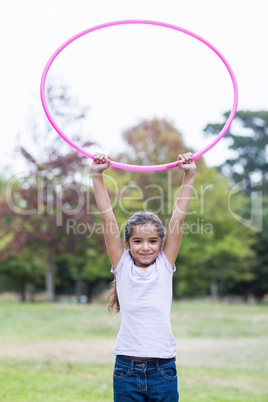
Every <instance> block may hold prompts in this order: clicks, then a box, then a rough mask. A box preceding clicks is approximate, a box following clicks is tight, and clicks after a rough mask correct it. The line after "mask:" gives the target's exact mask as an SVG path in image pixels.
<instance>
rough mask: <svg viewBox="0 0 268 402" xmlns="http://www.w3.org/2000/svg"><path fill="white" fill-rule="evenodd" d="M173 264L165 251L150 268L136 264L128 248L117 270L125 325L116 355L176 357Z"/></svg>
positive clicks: (121, 312) (112, 270)
mask: <svg viewBox="0 0 268 402" xmlns="http://www.w3.org/2000/svg"><path fill="white" fill-rule="evenodd" d="M175 270H176V267H175V265H174V266H173V268H172V267H171V265H170V263H169V261H168V259H167V257H166V255H165V253H164V250H163V249H162V250H161V251H160V253H159V254H158V256H157V258H156V260H155V261H154V263H153V264H152V265H151V266H150V267H148V268H147V269H142V268H139V267H137V266H136V265H135V264H134V261H133V259H132V257H131V256H130V254H129V253H128V251H126V250H124V252H123V254H122V257H121V259H120V261H119V264H118V266H117V267H116V270H114V268H113V267H112V268H111V272H112V273H113V274H115V275H116V287H117V294H118V299H119V303H120V314H121V327H120V330H119V333H118V336H117V341H116V344H115V346H114V354H115V355H127V356H137V357H155V358H162V359H168V358H172V357H175V356H176V341H175V338H174V336H173V334H172V330H171V324H170V312H171V301H172V277H173V273H174V272H175Z"/></svg>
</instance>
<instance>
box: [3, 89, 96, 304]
mask: <svg viewBox="0 0 268 402" xmlns="http://www.w3.org/2000/svg"><path fill="white" fill-rule="evenodd" d="M47 99H48V103H50V104H51V105H52V106H51V107H52V110H54V113H55V114H56V116H58V117H59V118H60V119H61V118H64V117H66V116H67V122H68V127H69V126H72V124H73V123H74V122H77V124H78V126H79V121H81V120H83V119H84V117H85V113H86V110H85V109H80V108H77V105H75V104H72V101H71V98H70V97H69V96H68V93H67V90H66V88H65V87H64V86H59V87H54V86H48V97H47ZM32 130H33V131H32V137H33V140H34V141H33V146H32V149H31V151H30V150H28V149H26V148H25V147H23V146H20V147H19V152H20V156H23V157H24V159H25V160H26V163H27V166H28V168H29V172H28V174H27V175H26V177H23V178H17V177H16V176H15V177H13V178H12V179H10V180H9V183H8V187H7V191H6V199H4V200H2V201H1V212H0V214H1V217H2V224H1V234H0V240H1V241H2V244H4V247H3V248H2V249H1V250H0V260H1V261H2V262H5V264H6V265H5V266H6V267H7V266H8V261H11V260H10V258H12V261H13V262H12V264H13V265H14V264H17V269H18V270H20V271H21V272H22V271H23V267H22V265H21V264H20V263H19V260H18V257H19V256H20V255H21V253H23V252H24V250H26V249H29V250H35V251H34V252H35V253H36V254H37V255H42V257H43V258H44V259H45V261H46V265H47V271H46V288H47V297H48V300H50V301H52V300H54V299H55V286H54V271H55V261H56V258H58V257H59V255H60V254H61V253H67V254H68V255H69V256H70V258H71V257H72V264H73V265H74V266H75V267H76V270H77V286H76V288H77V292H78V293H79V289H80V284H79V283H80V280H81V270H82V269H83V266H85V265H86V264H87V251H88V247H89V246H90V240H89V239H88V238H87V236H86V235H84V234H85V233H82V234H81V233H80V232H79V231H78V230H77V227H79V225H80V227H81V226H83V227H85V228H86V227H87V225H89V224H90V223H93V222H94V217H93V215H92V214H91V213H90V211H88V204H89V205H90V204H91V203H92V198H93V195H92V192H90V191H89V182H88V180H87V178H86V180H85V177H84V176H83V174H84V173H85V172H86V173H88V159H87V158H86V157H85V156H84V155H81V154H79V153H78V152H74V151H70V147H69V146H67V145H66V144H65V142H64V141H63V140H62V139H61V138H60V137H59V136H56V137H55V136H54V135H53V132H52V131H51V128H50V127H49V126H47V122H45V123H44V124H43V120H41V124H39V125H38V123H37V122H34V121H33V122H32ZM40 133H42V135H40ZM48 134H49V135H48ZM74 134H75V133H74ZM50 138H51V139H50ZM59 141H60V142H61V146H59V145H58V143H59ZM76 142H80V143H81V142H82V140H81V138H80V137H79V136H78V135H76ZM34 145H36V147H34ZM91 145H92V142H89V141H86V142H84V143H81V146H83V147H86V146H91ZM34 148H35V149H34ZM83 180H84V181H83ZM70 219H71V220H72V226H71V225H70ZM103 243H104V242H99V243H98V242H96V241H95V248H96V249H98V250H99V251H100V252H101V251H102V250H103ZM73 256H76V258H74V257H73ZM78 256H79V258H78ZM33 257H34V254H33V253H32V254H31V253H30V254H28V258H29V259H33ZM11 271H12V270H11V269H10V270H7V269H6V271H5V273H6V275H7V273H8V272H9V273H10V276H12V272H11ZM78 296H79V294H78Z"/></svg>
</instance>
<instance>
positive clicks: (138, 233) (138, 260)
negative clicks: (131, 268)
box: [125, 223, 163, 269]
mask: <svg viewBox="0 0 268 402" xmlns="http://www.w3.org/2000/svg"><path fill="white" fill-rule="evenodd" d="M125 246H126V249H127V250H128V251H130V253H131V255H132V258H133V260H134V262H135V265H136V266H137V267H139V268H143V269H146V268H148V267H149V266H150V265H152V263H153V262H154V261H155V259H156V257H157V256H158V254H159V251H160V250H161V249H162V247H163V244H162V241H161V238H160V236H159V235H158V232H157V228H156V226H155V225H153V224H151V223H147V224H145V225H137V226H134V227H133V231H132V235H131V236H130V238H129V243H127V242H126V241H125Z"/></svg>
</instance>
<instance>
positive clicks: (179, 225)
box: [164, 153, 196, 266]
mask: <svg viewBox="0 0 268 402" xmlns="http://www.w3.org/2000/svg"><path fill="white" fill-rule="evenodd" d="M192 156H193V154H192V153H186V154H183V155H179V156H178V161H179V168H180V169H182V170H184V178H183V181H182V185H181V189H180V192H179V195H178V197H177V200H176V202H175V205H174V208H173V214H172V217H171V220H170V222H169V227H168V231H167V237H166V242H165V245H164V252H165V254H166V256H167V259H168V260H169V262H170V265H171V266H173V265H174V263H175V261H176V258H177V255H178V252H179V248H180V244H181V238H182V230H183V222H184V219H185V216H186V213H187V210H188V207H189V204H190V200H191V195H192V190H193V185H194V178H195V171H196V165H195V163H194V161H191V158H192Z"/></svg>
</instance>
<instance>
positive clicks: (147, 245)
mask: <svg viewBox="0 0 268 402" xmlns="http://www.w3.org/2000/svg"><path fill="white" fill-rule="evenodd" d="M142 248H143V250H148V248H149V244H148V243H147V242H144V243H143V244H142Z"/></svg>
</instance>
